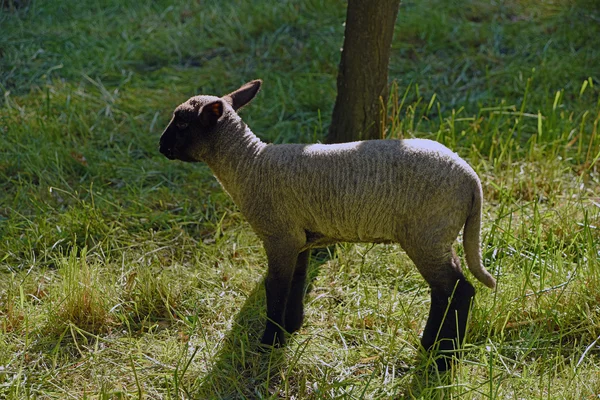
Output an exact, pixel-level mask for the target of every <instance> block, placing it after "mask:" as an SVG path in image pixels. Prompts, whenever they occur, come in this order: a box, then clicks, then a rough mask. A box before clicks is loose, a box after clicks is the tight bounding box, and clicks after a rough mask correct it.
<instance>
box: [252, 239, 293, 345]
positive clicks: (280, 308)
mask: <svg viewBox="0 0 600 400" xmlns="http://www.w3.org/2000/svg"><path fill="white" fill-rule="evenodd" d="M296 248H297V247H295V246H293V245H289V244H288V243H286V242H284V241H282V240H277V241H270V242H265V250H266V251H267V258H268V260H269V269H268V272H267V278H266V279H265V289H266V294H267V324H266V327H265V332H264V334H263V337H262V339H261V343H262V344H263V345H267V346H275V347H280V346H282V345H284V344H285V331H284V329H283V328H284V326H285V323H284V316H285V308H286V304H287V300H288V296H289V293H290V287H291V282H292V276H293V274H294V267H295V265H296V261H297V258H298V251H297V250H296Z"/></svg>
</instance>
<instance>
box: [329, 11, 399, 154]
mask: <svg viewBox="0 0 600 400" xmlns="http://www.w3.org/2000/svg"><path fill="white" fill-rule="evenodd" d="M399 6H400V0H378V1H372V0H348V9H347V13H346V28H345V33H344V47H343V50H342V58H341V61H340V66H339V71H338V78H337V90H338V92H337V98H336V101H335V106H334V108H333V115H332V118H331V126H330V127H329V134H328V136H327V142H328V143H341V142H350V141H354V140H365V139H379V138H382V137H383V132H382V129H381V127H382V124H381V118H382V117H383V113H384V112H385V108H382V107H381V105H382V102H381V99H383V104H384V105H385V102H386V101H387V94H388V65H389V60H390V51H391V44H392V37H393V35H394V24H395V23H396V17H397V15H398V8H399Z"/></svg>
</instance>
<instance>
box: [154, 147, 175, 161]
mask: <svg viewBox="0 0 600 400" xmlns="http://www.w3.org/2000/svg"><path fill="white" fill-rule="evenodd" d="M158 150H159V151H160V152H161V153H162V154H163V155H164V156H165V157H167V158H168V159H169V160H173V159H174V158H175V156H174V155H173V149H171V148H170V147H166V146H163V145H161V146H160V148H159V149H158Z"/></svg>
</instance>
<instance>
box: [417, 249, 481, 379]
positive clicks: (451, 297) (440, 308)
mask: <svg viewBox="0 0 600 400" xmlns="http://www.w3.org/2000/svg"><path fill="white" fill-rule="evenodd" d="M442 254H444V255H443V256H442ZM437 256H438V257H432V256H431V254H430V255H429V256H428V257H421V258H417V259H415V260H414V261H415V263H416V264H417V267H418V268H419V272H421V274H422V275H423V277H424V278H425V280H426V281H427V283H428V284H429V286H430V287H431V307H430V311H429V317H428V319H427V323H426V324H425V330H424V331H423V337H422V339H421V344H422V346H423V347H424V348H425V349H426V350H436V349H438V350H440V351H442V352H444V351H447V352H452V351H454V350H458V349H460V348H461V347H462V344H463V341H464V338H465V332H466V327H467V319H468V317H469V311H470V309H471V303H472V300H473V297H474V296H475V289H474V288H473V286H472V285H471V284H470V283H469V282H468V281H467V280H466V278H465V276H464V275H463V273H462V271H461V268H460V261H459V259H458V257H457V256H456V254H455V253H454V251H453V250H448V251H445V252H443V253H441V254H439V255H437ZM459 355H460V353H455V356H459ZM451 356H452V354H447V355H446V356H442V357H440V358H438V359H437V361H436V363H437V366H438V369H439V370H446V369H447V368H448V367H449V365H450V358H449V357H451Z"/></svg>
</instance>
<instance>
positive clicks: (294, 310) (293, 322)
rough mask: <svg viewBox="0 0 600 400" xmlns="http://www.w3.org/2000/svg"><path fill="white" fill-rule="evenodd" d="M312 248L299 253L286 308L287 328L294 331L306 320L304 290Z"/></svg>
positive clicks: (288, 330) (291, 331)
mask: <svg viewBox="0 0 600 400" xmlns="http://www.w3.org/2000/svg"><path fill="white" fill-rule="evenodd" d="M309 256H310V250H305V251H303V252H302V253H300V255H298V260H297V261H296V268H295V269H294V277H293V278H292V286H291V289H290V294H289V296H288V301H287V305H286V308H285V330H286V331H287V332H289V333H294V332H296V331H297V330H298V329H300V327H301V326H302V322H303V321H304V290H305V283H306V270H307V269H308V260H309V258H310V257H309Z"/></svg>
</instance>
